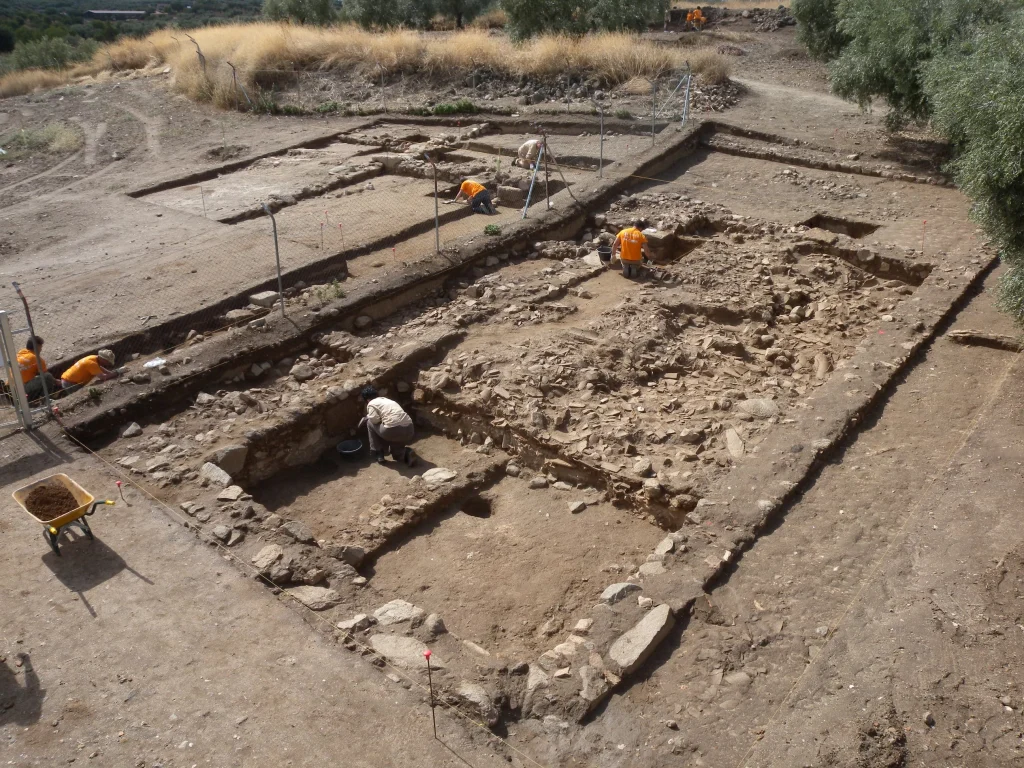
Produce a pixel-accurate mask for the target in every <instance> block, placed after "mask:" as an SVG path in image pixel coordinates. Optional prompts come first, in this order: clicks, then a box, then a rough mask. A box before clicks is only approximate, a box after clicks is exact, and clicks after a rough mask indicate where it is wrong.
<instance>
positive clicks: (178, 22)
mask: <svg viewBox="0 0 1024 768" xmlns="http://www.w3.org/2000/svg"><path fill="white" fill-rule="evenodd" d="M262 5H263V2H262V0H173V1H172V2H164V1H161V0H4V1H3V2H2V3H0V53H4V52H6V51H8V50H9V49H10V48H9V46H10V42H8V47H7V48H6V49H5V47H4V38H5V37H7V39H8V41H10V37H13V40H14V41H15V42H19V43H27V42H32V41H36V40H40V39H42V38H44V37H49V38H60V37H79V38H83V39H86V40H97V41H100V42H110V41H112V40H114V39H116V38H117V37H119V36H121V35H133V36H141V35H146V34H149V33H150V32H152V31H154V30H156V29H160V28H162V27H167V26H180V27H199V26H205V25H207V24H222V23H226V22H242V21H251V20H253V19H256V18H258V17H259V15H260V10H261V8H262ZM92 10H104V11H146V15H145V16H144V17H143V18H141V19H129V20H122V19H116V18H115V19H96V18H90V17H89V16H88V15H86V11H92ZM3 30H7V31H9V32H10V33H11V35H10V36H5V35H4V34H3Z"/></svg>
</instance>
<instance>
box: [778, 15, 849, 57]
mask: <svg viewBox="0 0 1024 768" xmlns="http://www.w3.org/2000/svg"><path fill="white" fill-rule="evenodd" d="M838 9H839V0H793V5H792V8H791V11H792V13H793V17H794V18H795V19H796V20H797V37H798V38H799V39H800V42H802V43H803V44H804V45H805V46H806V47H807V50H808V51H809V52H810V54H811V56H813V57H814V58H816V59H824V60H826V61H828V60H829V59H834V58H835V57H836V56H838V55H839V53H840V52H841V51H842V50H843V48H844V47H845V46H846V43H847V42H848V41H849V38H848V37H847V36H846V34H844V33H843V32H842V31H840V29H839V12H838Z"/></svg>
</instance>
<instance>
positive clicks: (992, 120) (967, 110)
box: [924, 10, 1024, 324]
mask: <svg viewBox="0 0 1024 768" xmlns="http://www.w3.org/2000/svg"><path fill="white" fill-rule="evenodd" d="M924 83H925V89H926V91H927V93H928V96H929V100H930V103H931V106H932V109H933V110H934V115H933V120H934V125H935V127H936V128H937V129H938V130H939V131H941V132H942V133H943V134H944V135H946V136H947V137H949V138H950V140H951V141H952V142H953V143H954V146H955V148H956V149H957V155H956V158H955V159H954V161H953V162H952V164H951V170H952V171H953V173H954V175H955V178H956V181H957V184H958V185H959V187H960V189H962V190H963V191H964V192H965V193H966V194H967V195H969V196H970V197H971V198H972V200H973V201H974V207H973V209H972V215H973V216H974V218H975V220H976V221H978V223H979V224H981V225H982V227H983V228H984V229H985V231H986V233H987V234H988V235H989V236H990V237H992V238H993V240H994V241H995V242H996V243H998V244H999V246H1000V247H1001V249H1002V255H1003V258H1004V261H1005V264H1006V267H1007V269H1006V273H1005V276H1004V278H1003V283H1002V286H1001V288H1002V297H1001V298H1002V305H1003V307H1004V308H1005V309H1006V310H1007V311H1009V312H1010V313H1011V314H1012V315H1013V316H1014V318H1015V319H1016V320H1017V322H1018V323H1021V324H1024V86H1022V84H1024V10H1018V11H1017V12H1016V13H1014V14H1013V15H1012V16H1010V17H1009V18H1008V19H1006V20H1005V21H1003V22H1001V23H999V24H991V25H988V26H986V27H983V28H981V29H979V30H978V31H977V33H976V34H975V36H974V37H973V38H971V39H970V40H968V41H966V42H965V43H964V45H963V46H958V47H956V48H953V49H950V50H948V51H946V52H945V53H944V54H943V55H942V56H940V57H937V58H936V59H935V60H934V61H933V62H932V63H931V65H930V66H928V67H927V69H926V72H925V76H924Z"/></svg>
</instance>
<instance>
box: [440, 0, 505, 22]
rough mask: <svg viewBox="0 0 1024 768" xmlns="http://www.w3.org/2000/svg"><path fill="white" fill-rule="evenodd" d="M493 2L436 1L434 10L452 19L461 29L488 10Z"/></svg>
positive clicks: (490, 0) (469, 0) (475, 0)
mask: <svg viewBox="0 0 1024 768" xmlns="http://www.w3.org/2000/svg"><path fill="white" fill-rule="evenodd" d="M491 4H492V0H436V4H435V7H434V10H435V12H436V13H438V14H440V15H441V16H445V17H447V18H449V19H452V20H453V21H454V22H455V26H456V27H458V28H459V29H462V27H463V26H464V25H465V23H466V22H468V21H472V20H473V19H475V18H476V17H477V16H479V15H480V14H481V13H483V12H484V11H486V10H487V8H488V7H489V6H490V5H491Z"/></svg>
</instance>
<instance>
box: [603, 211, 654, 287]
mask: <svg viewBox="0 0 1024 768" xmlns="http://www.w3.org/2000/svg"><path fill="white" fill-rule="evenodd" d="M640 224H641V222H640V221H638V220H635V221H633V223H632V224H631V225H630V226H628V227H626V228H625V229H623V230H622V231H621V232H619V234H618V235H616V236H615V244H614V245H613V246H612V258H613V259H614V258H615V255H616V254H618V256H619V260H620V261H621V262H622V276H623V277H639V276H640V265H641V264H642V263H643V261H644V259H645V258H649V257H650V253H649V252H648V250H647V236H646V235H644V233H643V232H641V231H640Z"/></svg>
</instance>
